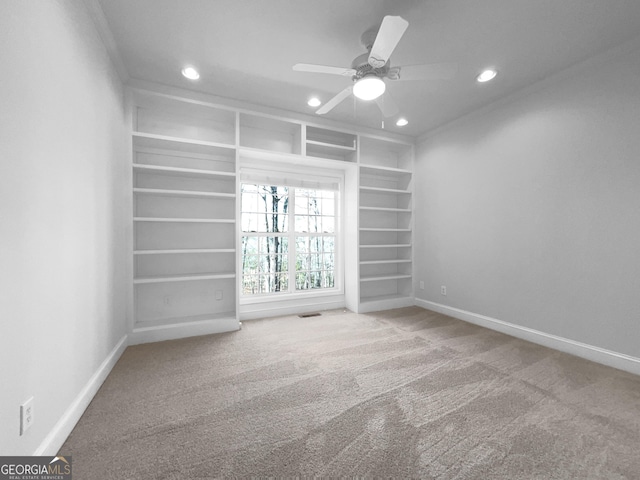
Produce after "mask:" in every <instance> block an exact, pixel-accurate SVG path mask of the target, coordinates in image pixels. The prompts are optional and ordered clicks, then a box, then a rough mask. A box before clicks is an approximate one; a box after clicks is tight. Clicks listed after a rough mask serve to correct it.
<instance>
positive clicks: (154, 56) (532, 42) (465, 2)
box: [100, 0, 640, 135]
mask: <svg viewBox="0 0 640 480" xmlns="http://www.w3.org/2000/svg"><path fill="white" fill-rule="evenodd" d="M100 5H101V6H102V9H103V10H104V13H105V16H106V18H107V21H108V23H109V27H110V29H111V31H112V33H113V36H114V38H115V41H116V44H117V47H118V50H119V53H120V56H121V57H122V59H123V61H124V64H125V66H126V69H127V71H128V73H129V75H130V76H131V77H132V78H137V79H141V80H148V81H153V82H158V83H162V84H167V85H172V86H176V87H182V88H188V89H191V90H197V91H200V92H205V93H210V94H214V95H218V96H222V97H228V98H233V99H237V100H242V101H246V102H250V103H253V104H258V105H265V106H269V107H276V108H280V109H285V110H290V111H294V112H301V113H306V114H310V113H311V114H313V111H314V110H315V109H313V108H311V107H309V106H307V104H306V101H307V99H308V98H309V97H310V96H311V95H312V94H315V95H317V96H319V97H320V99H321V100H322V101H323V102H326V101H327V100H329V99H330V98H331V97H333V95H335V94H336V93H338V92H339V91H340V90H342V89H343V88H345V87H346V86H348V85H349V83H350V79H348V78H345V77H334V76H330V75H323V74H310V73H301V72H294V71H292V69H291V67H292V65H294V64H295V63H317V64H324V65H333V66H344V67H349V66H350V64H351V61H352V59H353V58H354V57H356V56H357V55H359V54H361V53H364V51H365V50H364V48H363V47H362V46H361V45H360V35H361V34H362V32H364V31H365V30H366V29H368V28H369V27H371V26H374V25H376V24H379V23H380V21H381V20H382V18H383V17H384V16H385V15H401V16H402V17H404V18H405V19H406V20H408V21H409V28H408V29H407V31H406V33H405V35H404V36H403V38H402V39H401V41H400V43H399V44H398V47H397V48H396V50H395V52H394V54H393V55H392V57H391V64H392V65H413V64H422V63H439V62H455V63H457V65H458V74H457V75H456V77H455V78H454V79H453V80H447V81H405V82H392V81H387V85H388V88H387V91H388V92H389V93H390V94H391V95H393V98H394V99H395V101H396V103H397V104H398V105H399V107H400V110H401V114H402V115H403V116H405V117H406V118H408V120H409V122H410V123H409V125H408V126H406V127H404V128H402V129H401V128H399V127H396V126H395V125H394V124H393V123H392V122H389V121H387V123H386V128H387V129H388V130H392V131H398V132H402V133H405V134H409V135H419V134H421V133H423V132H425V131H428V130H430V129H433V128H435V127H437V126H439V125H442V124H444V123H446V122H448V121H450V120H453V119H455V118H457V117H459V116H461V115H464V114H466V113H469V112H471V111H473V110H475V109H477V108H480V107H482V106H484V105H486V104H488V103H490V102H491V101H493V100H496V99H497V98H500V97H503V96H505V95H507V94H510V93H512V92H514V91H516V90H519V89H521V88H523V87H526V86H527V85H529V84H531V83H533V82H536V81H537V80H540V79H542V78H545V77H547V76H549V75H550V74H553V73H554V72H557V71H559V70H562V69H563V68H566V67H568V66H570V65H572V64H574V63H577V62H579V61H581V60H584V59H586V58H588V57H590V56H593V55H595V54H597V53H600V52H602V51H604V50H607V49H609V48H612V47H614V46H616V45H618V44H621V43H624V42H625V41H628V40H631V39H632V38H634V37H636V36H638V35H640V1H638V0H422V1H420V0H324V1H318V0H100ZM185 64H192V65H195V66H197V67H198V68H199V70H200V73H201V78H200V80H198V81H197V82H191V81H189V80H186V79H185V78H183V77H182V76H181V74H180V69H181V68H182V66H183V65H185ZM488 65H493V66H495V67H497V69H498V70H499V72H500V74H499V76H498V77H497V78H496V79H495V80H494V81H493V82H490V83H489V84H484V85H480V84H477V83H476V82H475V81H474V77H475V75H476V74H477V73H478V72H479V71H480V70H481V69H482V68H483V67H485V66H488ZM326 117H327V118H331V119H334V120H338V121H342V122H348V123H355V124H358V125H363V126H367V127H373V128H380V126H381V119H382V118H381V115H380V113H379V110H378V109H377V107H376V106H375V105H374V104H372V103H371V102H369V103H367V102H363V101H360V100H359V101H357V103H356V102H355V101H352V100H350V99H348V100H346V101H345V102H343V103H342V104H341V105H340V106H339V107H337V108H335V109H334V110H333V111H331V112H330V113H328V114H327V115H326Z"/></svg>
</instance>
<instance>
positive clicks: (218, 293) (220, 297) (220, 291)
mask: <svg viewBox="0 0 640 480" xmlns="http://www.w3.org/2000/svg"><path fill="white" fill-rule="evenodd" d="M216 300H222V290H216Z"/></svg>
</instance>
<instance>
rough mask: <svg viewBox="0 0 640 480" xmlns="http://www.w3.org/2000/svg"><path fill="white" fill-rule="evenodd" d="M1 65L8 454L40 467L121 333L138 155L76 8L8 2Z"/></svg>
mask: <svg viewBox="0 0 640 480" xmlns="http://www.w3.org/2000/svg"><path fill="white" fill-rule="evenodd" d="M0 64H1V65H2V73H1V74H0V136H1V141H0V199H1V203H0V242H1V243H0V342H1V345H0V385H1V388H0V455H16V454H19V455H31V454H33V453H34V452H36V450H37V449H38V448H39V447H41V446H42V444H43V442H44V441H45V439H46V438H47V435H49V434H50V433H51V432H52V430H53V429H54V427H55V426H56V424H57V423H58V422H59V421H60V420H61V418H62V417H63V415H64V413H65V412H68V409H69V407H70V405H72V403H73V401H74V400H75V399H77V398H78V396H79V395H80V394H81V391H82V389H83V388H84V387H85V386H86V385H87V383H88V382H89V380H90V378H91V377H92V376H93V375H94V373H96V371H97V370H98V369H99V367H100V365H101V364H102V363H103V361H104V360H105V359H106V358H107V357H108V355H109V353H110V352H112V350H113V349H114V347H115V346H116V345H117V344H118V342H119V341H121V339H122V338H123V336H124V335H125V333H126V327H127V323H126V318H125V315H126V312H125V304H126V288H127V284H128V283H127V279H126V275H125V265H126V251H125V250H126V245H127V243H126V233H125V228H126V225H127V221H126V219H127V218H128V217H129V216H128V215H126V213H127V212H125V198H126V192H127V191H128V190H129V189H128V185H127V170H126V165H127V155H129V149H128V148H127V143H126V129H125V111H124V103H123V91H122V84H121V82H120V80H119V78H118V77H117V75H116V73H115V70H114V68H113V66H112V64H111V62H110V60H109V57H108V55H107V52H106V50H105V47H104V46H103V44H102V43H101V41H100V38H99V36H98V34H97V31H96V30H95V28H94V26H93V23H92V21H91V18H90V16H89V14H88V12H87V10H86V7H85V6H84V4H83V3H82V2H81V1H80V0H46V1H45V0H42V1H24V0H3V1H2V2H0ZM30 396H34V397H35V405H34V407H35V423H34V425H33V427H32V428H31V429H30V430H29V431H27V432H26V434H25V435H24V436H22V437H20V436H19V405H20V403H22V402H23V401H24V400H26V399H27V398H29V397H30ZM50 448H51V445H49V449H50Z"/></svg>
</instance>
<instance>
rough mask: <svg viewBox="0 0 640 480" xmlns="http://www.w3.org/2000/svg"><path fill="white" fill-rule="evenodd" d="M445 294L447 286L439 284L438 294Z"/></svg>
mask: <svg viewBox="0 0 640 480" xmlns="http://www.w3.org/2000/svg"><path fill="white" fill-rule="evenodd" d="M446 294H447V287H446V286H444V285H441V286H440V295H446Z"/></svg>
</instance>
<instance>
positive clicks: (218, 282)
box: [132, 92, 238, 333]
mask: <svg viewBox="0 0 640 480" xmlns="http://www.w3.org/2000/svg"><path fill="white" fill-rule="evenodd" d="M133 98H134V99H133V104H134V105H133V108H134V109H133V132H132V138H133V166H132V167H133V207H134V212H133V224H134V251H133V254H134V255H133V262H134V278H133V285H134V316H135V318H134V325H133V330H134V332H136V331H139V332H149V331H150V330H155V331H158V330H162V329H167V328H170V329H173V330H175V329H176V328H180V327H184V326H190V327H193V325H194V322H195V324H198V325H200V326H203V327H204V329H202V328H201V329H200V330H199V331H201V332H203V333H204V332H207V331H210V332H213V331H225V330H230V329H233V328H234V326H235V328H237V325H238V320H237V312H236V310H237V305H236V304H237V301H236V271H235V265H236V263H235V253H236V232H235V222H236V193H237V192H236V172H237V167H236V117H237V114H236V112H234V111H231V110H225V109H221V108H215V107H212V106H207V105H202V104H198V103H193V102H189V101H185V100H183V99H177V98H173V97H169V96H165V95H155V94H151V93H149V94H147V93H144V92H136V94H135V95H134V97H133Z"/></svg>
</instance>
